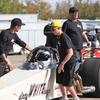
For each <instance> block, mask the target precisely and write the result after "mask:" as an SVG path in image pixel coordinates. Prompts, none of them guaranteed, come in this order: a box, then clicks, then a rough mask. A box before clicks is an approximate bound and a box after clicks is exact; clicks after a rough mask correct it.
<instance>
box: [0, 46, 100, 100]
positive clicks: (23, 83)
mask: <svg viewBox="0 0 100 100" xmlns="http://www.w3.org/2000/svg"><path fill="white" fill-rule="evenodd" d="M58 61H59V57H58V53H57V51H56V50H54V49H52V48H50V47H45V46H39V47H37V48H35V49H34V50H33V51H32V52H31V53H30V54H29V56H28V57H27V60H26V62H24V63H23V64H22V66H19V67H17V68H16V69H14V70H13V71H10V72H8V73H7V74H5V75H3V76H2V77H1V78H0V98H2V100H8V99H9V100H50V99H54V98H59V97H61V96H62V95H61V92H60V89H59V86H58V84H56V82H55V76H56V75H55V74H56V72H55V71H56V67H57V65H58ZM75 80H76V81H75ZM74 83H75V88H76V90H77V91H78V92H81V93H83V94H84V93H88V92H89V93H90V92H94V90H95V89H94V87H93V86H90V87H83V86H82V81H81V78H80V77H79V76H78V75H76V77H75V79H74ZM76 84H77V85H76ZM90 85H93V84H90ZM99 93H100V92H99Z"/></svg>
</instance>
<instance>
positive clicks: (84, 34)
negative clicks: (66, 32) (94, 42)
mask: <svg viewBox="0 0 100 100" xmlns="http://www.w3.org/2000/svg"><path fill="white" fill-rule="evenodd" d="M82 35H83V38H84V39H85V40H86V42H87V45H88V46H89V47H91V42H90V41H89V39H88V37H87V32H86V31H84V32H83V33H82Z"/></svg>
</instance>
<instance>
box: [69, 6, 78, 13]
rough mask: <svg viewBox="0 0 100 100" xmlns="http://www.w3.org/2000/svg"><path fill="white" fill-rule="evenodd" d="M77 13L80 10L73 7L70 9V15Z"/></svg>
mask: <svg viewBox="0 0 100 100" xmlns="http://www.w3.org/2000/svg"><path fill="white" fill-rule="evenodd" d="M75 12H78V9H77V8H76V7H71V8H70V9H69V13H75Z"/></svg>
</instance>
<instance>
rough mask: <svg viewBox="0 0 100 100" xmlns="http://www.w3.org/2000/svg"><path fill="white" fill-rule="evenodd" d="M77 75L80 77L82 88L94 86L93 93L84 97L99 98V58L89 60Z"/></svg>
mask: <svg viewBox="0 0 100 100" xmlns="http://www.w3.org/2000/svg"><path fill="white" fill-rule="evenodd" d="M79 74H80V75H81V77H82V80H83V85H84V86H91V85H93V86H95V88H96V90H95V92H93V93H88V94H84V95H85V96H94V97H100V58H89V59H87V60H86V61H85V62H84V63H83V64H82V66H81V70H80V72H79Z"/></svg>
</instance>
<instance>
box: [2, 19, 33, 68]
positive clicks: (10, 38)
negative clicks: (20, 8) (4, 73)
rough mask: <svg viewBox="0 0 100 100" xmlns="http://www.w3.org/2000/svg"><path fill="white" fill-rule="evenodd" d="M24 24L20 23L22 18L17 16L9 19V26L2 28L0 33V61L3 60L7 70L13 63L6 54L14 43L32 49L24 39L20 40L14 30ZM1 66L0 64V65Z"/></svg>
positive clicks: (16, 30)
mask: <svg viewBox="0 0 100 100" xmlns="http://www.w3.org/2000/svg"><path fill="white" fill-rule="evenodd" d="M22 25H25V24H24V23H22V20H21V19H19V18H14V19H13V20H12V21H11V26H10V28H9V29H6V30H3V31H1V33H0V62H1V63H2V62H4V64H6V65H7V66H8V68H9V70H12V69H13V65H12V64H11V62H10V61H9V59H8V57H7V55H8V53H9V51H10V50H11V49H12V48H13V44H14V43H16V44H18V45H19V46H21V47H23V48H25V49H27V50H29V51H32V48H31V47H29V46H28V45H27V44H26V43H25V42H24V41H22V40H21V39H20V38H19V37H18V35H17V34H16V32H18V31H19V30H20V29H21V26H22ZM0 67H1V66H0Z"/></svg>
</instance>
